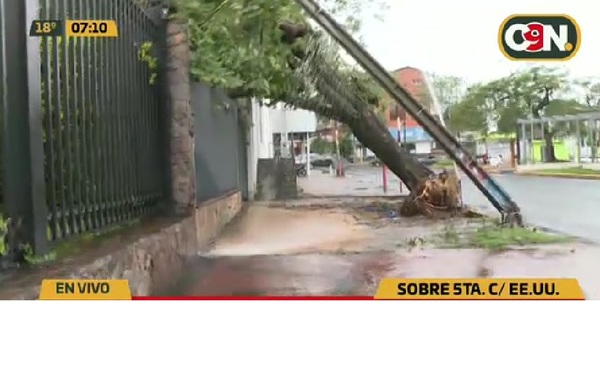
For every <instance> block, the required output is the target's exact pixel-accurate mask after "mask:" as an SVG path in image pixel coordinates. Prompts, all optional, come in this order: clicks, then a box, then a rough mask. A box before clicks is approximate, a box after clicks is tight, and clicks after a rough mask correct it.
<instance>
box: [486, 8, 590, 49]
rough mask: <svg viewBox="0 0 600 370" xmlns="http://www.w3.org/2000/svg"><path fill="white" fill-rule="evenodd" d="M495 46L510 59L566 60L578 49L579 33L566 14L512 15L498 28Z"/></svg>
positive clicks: (576, 26)
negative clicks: (497, 45)
mask: <svg viewBox="0 0 600 370" xmlns="http://www.w3.org/2000/svg"><path fill="white" fill-rule="evenodd" d="M498 44H499V46H500V51H502V53H503V54H504V56H506V57H507V58H508V59H511V60H568V59H571V58H573V57H574V56H575V54H576V53H577V51H578V50H579V45H580V44H581V32H580V29H579V25H578V24H577V22H575V20H574V19H573V18H571V17H569V16H566V15H527V14H524V15H512V16H510V17H508V18H506V19H505V20H504V22H502V24H501V25H500V29H499V32H498Z"/></svg>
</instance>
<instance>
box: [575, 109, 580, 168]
mask: <svg viewBox="0 0 600 370" xmlns="http://www.w3.org/2000/svg"><path fill="white" fill-rule="evenodd" d="M575 137H576V138H577V145H575V150H576V152H575V156H576V158H577V159H576V160H577V163H578V164H580V163H581V121H580V120H579V119H575Z"/></svg>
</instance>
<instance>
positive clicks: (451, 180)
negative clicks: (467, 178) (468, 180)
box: [400, 170, 462, 217]
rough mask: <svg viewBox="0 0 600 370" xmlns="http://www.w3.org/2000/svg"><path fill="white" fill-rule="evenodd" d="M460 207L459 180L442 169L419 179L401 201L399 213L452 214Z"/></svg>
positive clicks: (429, 215)
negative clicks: (424, 178)
mask: <svg viewBox="0 0 600 370" xmlns="http://www.w3.org/2000/svg"><path fill="white" fill-rule="evenodd" d="M461 208H462V204H461V188H460V180H459V178H458V176H457V175H456V174H455V173H453V172H448V171H446V170H444V171H442V172H440V173H439V174H437V175H435V174H434V175H431V176H430V177H429V178H428V179H426V180H423V181H421V182H420V183H419V184H418V185H417V187H416V188H415V189H414V190H412V191H411V193H410V194H409V196H408V198H407V199H406V200H404V202H402V205H401V207H400V214H401V215H402V216H404V217H413V216H418V215H423V216H427V217H435V216H440V215H444V214H445V215H448V214H449V215H452V216H454V215H456V214H457V212H458V211H459V210H460V209H461Z"/></svg>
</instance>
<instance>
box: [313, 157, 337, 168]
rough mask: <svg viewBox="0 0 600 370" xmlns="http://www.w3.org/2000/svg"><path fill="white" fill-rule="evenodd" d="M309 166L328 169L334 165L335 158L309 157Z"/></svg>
mask: <svg viewBox="0 0 600 370" xmlns="http://www.w3.org/2000/svg"><path fill="white" fill-rule="evenodd" d="M310 164H311V166H313V167H330V166H333V165H335V158H333V157H332V156H329V155H319V156H318V157H317V156H315V157H312V155H311V159H310Z"/></svg>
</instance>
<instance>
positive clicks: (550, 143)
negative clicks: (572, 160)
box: [544, 131, 557, 163]
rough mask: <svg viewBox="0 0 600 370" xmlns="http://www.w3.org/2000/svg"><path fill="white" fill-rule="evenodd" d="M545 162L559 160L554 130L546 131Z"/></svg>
mask: <svg viewBox="0 0 600 370" xmlns="http://www.w3.org/2000/svg"><path fill="white" fill-rule="evenodd" d="M544 162H546V163H553V162H557V160H556V155H555V154H554V135H553V133H552V132H550V131H548V132H544Z"/></svg>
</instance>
